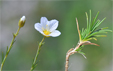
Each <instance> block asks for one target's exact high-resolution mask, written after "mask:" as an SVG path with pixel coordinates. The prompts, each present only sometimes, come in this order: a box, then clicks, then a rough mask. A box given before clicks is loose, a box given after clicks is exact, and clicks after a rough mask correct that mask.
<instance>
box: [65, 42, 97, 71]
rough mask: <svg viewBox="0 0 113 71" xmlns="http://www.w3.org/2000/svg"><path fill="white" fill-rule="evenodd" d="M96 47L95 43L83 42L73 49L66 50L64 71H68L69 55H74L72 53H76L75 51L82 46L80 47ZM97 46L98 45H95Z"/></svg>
mask: <svg viewBox="0 0 113 71" xmlns="http://www.w3.org/2000/svg"><path fill="white" fill-rule="evenodd" d="M89 44H90V45H97V44H95V43H91V42H90V41H84V42H82V41H81V42H80V43H78V45H77V46H76V47H75V48H71V49H70V50H68V52H67V54H66V64H65V71H68V67H69V57H70V55H72V54H74V53H78V52H77V51H76V50H77V49H78V48H79V47H80V46H82V45H89ZM97 46H99V45H97Z"/></svg>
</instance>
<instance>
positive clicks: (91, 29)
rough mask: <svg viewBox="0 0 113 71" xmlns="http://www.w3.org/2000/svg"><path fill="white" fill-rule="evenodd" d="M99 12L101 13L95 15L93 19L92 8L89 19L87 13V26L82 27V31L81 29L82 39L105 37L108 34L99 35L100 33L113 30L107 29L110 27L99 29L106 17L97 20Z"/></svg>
mask: <svg viewBox="0 0 113 71" xmlns="http://www.w3.org/2000/svg"><path fill="white" fill-rule="evenodd" d="M98 14H99V12H98V13H97V15H96V16H95V18H94V19H93V20H92V21H91V10H90V16H89V19H88V14H87V13H86V20H87V28H86V29H84V28H82V31H80V35H81V36H80V38H81V41H88V40H91V39H95V40H97V39H96V37H105V36H106V35H99V34H101V33H107V32H108V31H111V30H109V29H107V28H108V27H104V28H100V29H97V28H98V27H99V25H100V24H101V23H102V22H103V21H104V20H105V19H106V18H104V19H103V20H101V21H100V20H97V17H98Z"/></svg>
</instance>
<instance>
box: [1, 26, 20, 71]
mask: <svg viewBox="0 0 113 71" xmlns="http://www.w3.org/2000/svg"><path fill="white" fill-rule="evenodd" d="M19 30H20V28H18V30H17V32H16V34H13V39H12V41H11V44H10V46H9V49H8V50H7V51H6V55H5V57H4V59H3V61H2V64H1V71H2V68H3V65H4V62H5V60H6V58H7V56H8V54H9V52H10V50H11V48H12V46H13V43H14V40H15V38H16V36H17V35H18V33H19Z"/></svg>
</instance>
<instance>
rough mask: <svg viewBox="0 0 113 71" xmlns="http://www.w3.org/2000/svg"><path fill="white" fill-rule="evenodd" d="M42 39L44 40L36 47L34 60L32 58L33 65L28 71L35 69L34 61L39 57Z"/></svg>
mask: <svg viewBox="0 0 113 71" xmlns="http://www.w3.org/2000/svg"><path fill="white" fill-rule="evenodd" d="M44 39H45V37H44V38H43V39H42V41H41V42H40V43H39V45H38V49H37V53H36V56H35V58H34V60H33V64H32V67H31V69H30V71H33V70H34V68H35V67H36V65H37V64H36V60H37V58H38V55H39V53H40V50H41V46H42V45H43V41H44Z"/></svg>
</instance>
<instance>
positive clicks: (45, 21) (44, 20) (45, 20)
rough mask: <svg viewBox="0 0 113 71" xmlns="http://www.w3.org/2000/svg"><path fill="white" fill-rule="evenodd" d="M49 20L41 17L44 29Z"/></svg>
mask: <svg viewBox="0 0 113 71" xmlns="http://www.w3.org/2000/svg"><path fill="white" fill-rule="evenodd" d="M47 22H48V20H47V18H46V17H41V19H40V23H41V24H42V27H43V28H45V27H46V24H47Z"/></svg>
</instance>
